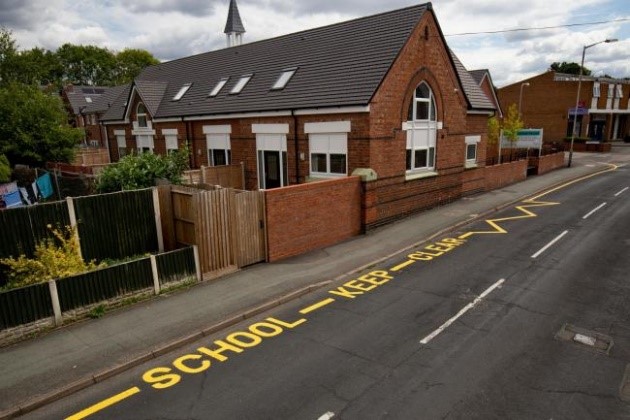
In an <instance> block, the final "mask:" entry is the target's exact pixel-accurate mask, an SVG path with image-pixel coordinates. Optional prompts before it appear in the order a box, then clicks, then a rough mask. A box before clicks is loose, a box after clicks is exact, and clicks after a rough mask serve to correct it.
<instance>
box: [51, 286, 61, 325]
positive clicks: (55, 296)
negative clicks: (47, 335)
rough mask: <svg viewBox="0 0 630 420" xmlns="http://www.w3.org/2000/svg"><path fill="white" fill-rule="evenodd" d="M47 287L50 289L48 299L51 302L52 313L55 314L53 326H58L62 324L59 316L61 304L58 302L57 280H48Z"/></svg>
mask: <svg viewBox="0 0 630 420" xmlns="http://www.w3.org/2000/svg"><path fill="white" fill-rule="evenodd" d="M48 288H49V289H50V300H51V302H52V307H53V314H54V316H55V326H57V327H59V326H61V324H63V318H62V317H61V305H60V304H59V293H58V292H57V282H56V281H55V280H49V281H48Z"/></svg>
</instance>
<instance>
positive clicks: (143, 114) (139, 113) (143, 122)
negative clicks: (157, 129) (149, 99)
mask: <svg viewBox="0 0 630 420" xmlns="http://www.w3.org/2000/svg"><path fill="white" fill-rule="evenodd" d="M136 121H137V122H138V127H148V125H147V107H146V106H144V104H143V103H142V102H140V103H139V104H138V107H137V108H136Z"/></svg>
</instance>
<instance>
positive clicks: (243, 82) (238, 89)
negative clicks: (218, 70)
mask: <svg viewBox="0 0 630 420" xmlns="http://www.w3.org/2000/svg"><path fill="white" fill-rule="evenodd" d="M252 76H253V74H246V75H244V76H241V78H240V79H238V82H236V85H234V87H233V88H232V90H231V91H230V93H240V92H241V90H243V88H244V87H245V85H246V84H247V82H249V79H251V78H252Z"/></svg>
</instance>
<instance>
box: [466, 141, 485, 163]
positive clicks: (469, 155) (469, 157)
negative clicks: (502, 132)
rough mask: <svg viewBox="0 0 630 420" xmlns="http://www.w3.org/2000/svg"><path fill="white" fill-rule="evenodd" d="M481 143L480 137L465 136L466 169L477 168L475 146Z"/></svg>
mask: <svg viewBox="0 0 630 420" xmlns="http://www.w3.org/2000/svg"><path fill="white" fill-rule="evenodd" d="M480 141H481V136H466V137H465V138H464V142H465V144H466V162H465V166H466V167H467V168H470V167H475V166H477V145H478V144H479V142H480Z"/></svg>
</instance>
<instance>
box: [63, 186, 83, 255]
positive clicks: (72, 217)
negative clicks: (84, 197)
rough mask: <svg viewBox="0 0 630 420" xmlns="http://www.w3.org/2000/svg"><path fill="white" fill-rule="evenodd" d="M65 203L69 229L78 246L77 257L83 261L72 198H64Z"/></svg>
mask: <svg viewBox="0 0 630 420" xmlns="http://www.w3.org/2000/svg"><path fill="white" fill-rule="evenodd" d="M66 203H67V204H68V218H69V219H70V227H71V228H72V230H73V231H74V238H75V239H76V241H77V244H78V245H79V246H78V247H77V248H78V249H79V256H80V257H81V259H83V251H81V237H80V236H79V226H77V214H76V212H75V210H74V199H73V198H72V197H66Z"/></svg>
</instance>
